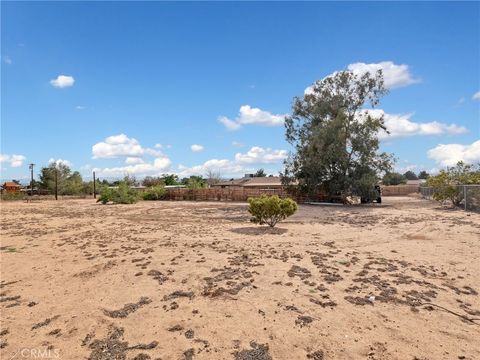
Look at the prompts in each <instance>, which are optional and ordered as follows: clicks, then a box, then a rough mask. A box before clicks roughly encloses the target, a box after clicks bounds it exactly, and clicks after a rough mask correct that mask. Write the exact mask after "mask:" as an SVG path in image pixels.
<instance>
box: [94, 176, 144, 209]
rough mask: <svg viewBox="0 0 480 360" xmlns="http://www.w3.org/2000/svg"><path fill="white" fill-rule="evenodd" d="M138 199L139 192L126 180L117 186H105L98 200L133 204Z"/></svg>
mask: <svg viewBox="0 0 480 360" xmlns="http://www.w3.org/2000/svg"><path fill="white" fill-rule="evenodd" d="M137 200H138V192H137V191H136V190H134V189H132V188H131V187H130V186H129V185H128V184H127V183H126V182H124V181H121V182H120V183H119V185H118V187H117V188H110V187H104V188H103V189H102V192H101V194H100V197H99V198H98V200H97V202H101V203H102V204H107V203H109V202H112V203H114V204H133V203H136V202H137Z"/></svg>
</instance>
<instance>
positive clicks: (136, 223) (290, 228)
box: [0, 197, 480, 360]
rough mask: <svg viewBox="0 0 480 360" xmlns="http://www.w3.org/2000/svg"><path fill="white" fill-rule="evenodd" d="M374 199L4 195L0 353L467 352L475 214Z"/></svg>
mask: <svg viewBox="0 0 480 360" xmlns="http://www.w3.org/2000/svg"><path fill="white" fill-rule="evenodd" d="M384 200H385V201H384V204H382V205H369V206H362V207H343V206H301V207H300V209H299V212H298V213H297V214H296V215H295V216H293V217H291V218H289V219H288V220H287V221H285V222H282V223H280V224H279V225H278V226H277V228H276V229H275V230H274V231H270V230H269V229H268V228H265V227H261V226H257V225H254V224H251V223H250V222H249V216H248V214H247V211H246V205H245V204H239V203H200V202H198V203H192V202H140V203H138V204H135V205H107V206H102V205H98V204H95V202H94V201H93V200H65V201H58V202H55V201H44V202H34V203H25V202H10V203H7V202H3V203H1V215H2V216H1V231H2V233H1V252H0V255H1V285H0V287H1V288H0V308H1V330H0V348H1V350H0V351H1V354H0V355H1V359H25V358H38V356H37V355H38V354H42V355H48V357H47V356H42V358H57V359H68V360H70V359H92V360H99V359H105V360H107V359H136V360H142V359H143V360H145V359H163V360H165V359H195V360H196V359H235V360H250V359H252V360H253V359H255V360H268V359H314V360H321V359H371V360H373V359H401V360H403V359H407V360H410V359H411V360H413V359H416V360H420V359H422V360H424V359H430V360H436V359H480V341H479V339H480V295H479V292H480V250H479V249H480V214H474V213H465V212H463V211H461V210H446V209H441V208H439V207H438V205H436V204H435V203H433V202H429V201H426V200H421V199H417V198H413V197H404V198H394V197H391V198H384ZM475 319H476V320H475ZM32 352H33V354H32Z"/></svg>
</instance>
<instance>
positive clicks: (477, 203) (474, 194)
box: [420, 185, 480, 212]
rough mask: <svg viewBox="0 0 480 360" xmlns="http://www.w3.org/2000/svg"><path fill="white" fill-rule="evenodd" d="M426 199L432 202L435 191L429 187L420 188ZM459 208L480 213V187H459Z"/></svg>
mask: <svg viewBox="0 0 480 360" xmlns="http://www.w3.org/2000/svg"><path fill="white" fill-rule="evenodd" d="M420 194H422V197H423V198H424V199H428V200H432V199H433V196H434V194H435V189H434V188H432V187H428V186H421V187H420ZM457 199H458V200H459V201H458V203H459V207H461V208H462V209H464V210H466V211H475V212H480V185H457Z"/></svg>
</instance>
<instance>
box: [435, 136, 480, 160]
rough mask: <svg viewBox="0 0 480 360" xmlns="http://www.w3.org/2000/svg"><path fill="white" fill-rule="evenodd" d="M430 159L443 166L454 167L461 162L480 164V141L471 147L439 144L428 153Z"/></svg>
mask: <svg viewBox="0 0 480 360" xmlns="http://www.w3.org/2000/svg"><path fill="white" fill-rule="evenodd" d="M427 155H428V157H429V158H430V159H433V160H435V161H436V162H437V163H438V164H439V165H442V166H453V165H455V164H456V163H457V162H459V161H463V162H465V163H468V164H474V163H478V162H480V140H477V141H475V142H474V143H473V144H470V145H462V144H439V145H437V146H436V147H434V148H433V149H430V150H428V153H427Z"/></svg>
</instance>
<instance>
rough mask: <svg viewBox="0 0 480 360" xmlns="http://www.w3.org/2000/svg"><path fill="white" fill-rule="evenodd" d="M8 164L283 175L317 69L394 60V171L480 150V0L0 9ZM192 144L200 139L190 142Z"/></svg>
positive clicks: (12, 173) (11, 171)
mask: <svg viewBox="0 0 480 360" xmlns="http://www.w3.org/2000/svg"><path fill="white" fill-rule="evenodd" d="M1 37H2V39H1V40H2V44H1V105H2V106H1V154H2V155H1V158H0V160H1V169H2V175H1V177H2V178H3V179H10V178H24V177H27V176H28V174H29V173H28V163H30V162H33V163H35V164H37V166H39V167H40V166H45V165H47V164H48V162H49V161H58V160H62V161H68V162H69V163H70V164H71V166H72V168H73V169H75V170H80V171H81V172H82V174H84V175H87V176H89V175H90V174H91V171H92V169H96V171H97V172H98V173H99V174H100V176H109V177H120V176H122V175H123V174H125V173H127V172H133V173H135V174H136V175H137V176H138V177H143V176H145V175H156V174H161V173H171V172H175V173H179V174H180V175H181V176H182V175H190V174H201V175H202V174H205V172H206V171H207V170H209V169H210V170H213V171H219V172H220V173H221V174H222V175H223V176H226V177H227V176H228V177H230V176H235V175H241V174H243V173H246V172H251V171H252V170H255V169H258V168H265V169H266V170H267V172H269V173H277V172H278V171H279V170H280V169H281V168H282V159H283V158H284V157H285V156H286V154H287V152H288V151H289V150H290V147H289V145H288V144H287V143H286V141H285V140H284V127H283V126H282V122H283V117H284V115H285V114H288V113H289V112H290V107H291V103H292V98H293V97H294V96H301V95H302V94H303V93H304V91H305V89H306V88H307V87H308V86H309V85H311V84H312V83H313V82H314V81H315V80H319V79H322V78H323V77H325V76H328V75H329V74H331V73H333V72H334V71H337V70H343V69H346V68H350V69H351V70H353V71H356V72H359V73H361V72H362V71H366V70H372V69H373V70H374V69H377V68H382V69H384V72H385V76H386V81H387V83H388V84H389V87H390V94H389V95H387V96H386V97H385V98H384V99H383V100H382V103H381V104H380V106H379V109H381V111H383V113H384V114H385V117H386V119H387V124H388V125H389V128H390V129H391V130H392V134H391V135H390V136H389V137H383V138H382V146H381V147H382V150H385V151H388V152H392V153H394V154H395V156H396V158H397V159H398V162H397V165H396V166H397V168H398V169H399V170H401V171H405V170H406V169H413V170H414V171H419V170H423V169H426V170H429V171H430V170H433V171H434V170H435V169H439V168H441V167H443V166H446V165H449V164H452V163H454V162H455V161H457V160H461V159H463V160H466V161H468V162H479V161H480V141H479V139H480V93H479V91H480V65H479V64H480V4H479V3H478V2H464V3H462V2H451V3H433V2H424V3H416V4H415V3H400V2H396V3H387V2H382V3H377V2H364V3H359V2H355V3H310V2H308V3H286V2H283V3H271V2H267V3H266V2H264V3H253V2H246V3H227V2H224V3H198V2H197V3H161V2H144V3H130V2H103V3H94V2H84V3H79V2H48V3H47V2H46V3H41V2H38V3H27V2H23V3H14V2H2V4H1ZM192 145H198V146H192Z"/></svg>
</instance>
